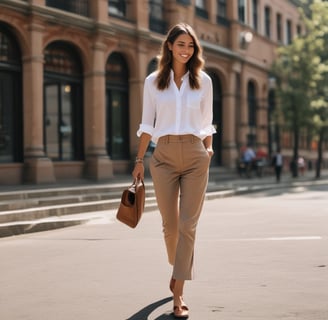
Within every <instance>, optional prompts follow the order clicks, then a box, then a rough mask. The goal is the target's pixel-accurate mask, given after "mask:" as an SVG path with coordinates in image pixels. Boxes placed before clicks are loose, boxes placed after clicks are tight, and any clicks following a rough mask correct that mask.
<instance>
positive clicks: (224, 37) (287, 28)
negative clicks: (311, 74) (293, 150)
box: [0, 0, 303, 184]
mask: <svg viewBox="0 0 328 320" xmlns="http://www.w3.org/2000/svg"><path fill="white" fill-rule="evenodd" d="M177 22H187V23H189V24H190V25H192V26H193V27H194V29H195V30H196V33H197V34H198V36H199V38H200V40H201V44H202V46H203V48H204V56H205V61H206V69H205V71H206V72H207V73H208V74H209V75H210V76H211V78H212V80H213V96H214V101H213V113H214V119H213V123H214V125H215V126H216V128H217V134H216V135H215V136H214V143H213V146H214V149H215V156H214V158H213V161H212V165H213V166H224V167H229V168H232V167H234V166H235V161H236V159H237V158H238V156H239V150H240V148H241V147H242V146H243V145H245V144H248V143H250V144H252V145H253V146H255V147H256V148H261V149H263V150H265V151H266V152H270V151H271V149H272V148H274V134H273V133H272V132H271V129H270V117H269V113H270V91H271V90H273V88H272V86H271V82H270V81H269V70H270V66H271V63H272V61H273V59H274V58H275V49H276V47H277V46H278V45H280V44H288V43H290V42H291V41H292V39H293V37H295V36H296V35H297V34H300V33H301V32H302V31H303V30H302V26H301V24H300V21H299V13H298V10H297V7H296V6H295V5H293V4H292V3H291V2H289V1H287V0H277V1H270V0H207V1H206V0H167V1H166V0H165V1H164V0H163V1H162V0H138V1H131V0H125V1H124V0H122V1H119V0H113V1H111V0H92V1H91V0H1V1H0V184H21V183H35V184H38V183H51V182H60V181H61V180H64V179H79V178H89V179H94V180H107V179H111V177H112V176H113V175H116V174H120V173H127V172H130V171H131V166H132V164H133V161H134V158H135V155H136V151H137V145H138V138H137V136H136V131H137V129H138V126H139V123H140V120H141V112H142V92H143V82H144V79H145V77H146V76H147V75H148V74H149V73H150V72H151V71H153V70H154V69H155V68H156V57H157V55H158V54H159V49H160V48H159V47H160V44H161V42H162V40H163V38H164V37H165V34H166V32H167V31H168V29H169V28H170V27H171V26H172V25H174V24H175V23H177Z"/></svg>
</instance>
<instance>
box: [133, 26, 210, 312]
mask: <svg viewBox="0 0 328 320" xmlns="http://www.w3.org/2000/svg"><path fill="white" fill-rule="evenodd" d="M203 66H204V60H203V58H202V48H201V46H200V44H199V40H198V38H197V36H196V34H195V32H194V30H193V29H192V28H191V27H190V26H189V25H187V24H185V23H180V24H177V25H175V26H174V27H173V28H171V30H170V31H169V32H168V34H167V37H166V39H165V40H164V42H163V43H162V47H161V55H160V57H159V64H158V69H157V71H155V72H154V73H152V74H150V75H149V76H148V77H147V78H146V80H145V83H144V95H143V113H142V121H141V124H140V128H139V130H138V132H137V135H138V136H139V137H140V141H139V148H138V153H137V157H136V163H135V167H134V170H133V172H132V175H133V177H134V178H137V177H139V178H141V179H143V178H144V166H143V157H144V154H145V152H146V150H147V147H148V144H149V142H150V140H152V141H153V142H154V143H155V144H156V148H155V150H154V153H153V155H152V158H151V161H150V173H151V176H152V180H153V184H154V189H155V194H156V199H157V203H158V207H159V211H160V213H161V216H162V223H163V233H164V239H165V244H166V249H167V255H168V261H169V263H170V264H171V265H172V266H173V272H172V278H171V281H170V289H171V291H172V293H173V312H174V316H175V317H176V318H188V316H189V314H188V311H189V310H188V307H187V305H186V304H185V302H184V300H183V288H184V283H185V280H192V278H193V261H194V246H195V236H196V227H197V223H198V220H199V216H200V214H201V210H202V206H203V202H204V196H205V192H206V188H207V183H208V169H209V164H210V160H211V157H212V155H213V149H212V134H213V133H215V129H214V127H213V125H212V118H213V111H212V108H213V89H212V81H211V78H210V77H209V76H208V75H207V74H206V73H205V72H204V71H202V68H203Z"/></svg>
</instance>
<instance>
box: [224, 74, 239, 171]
mask: <svg viewBox="0 0 328 320" xmlns="http://www.w3.org/2000/svg"><path fill="white" fill-rule="evenodd" d="M235 88H236V79H235V74H234V72H231V73H230V75H229V80H228V88H227V92H225V93H224V94H223V101H222V105H223V112H222V114H223V119H222V121H223V124H224V125H223V126H224V129H223V130H224V133H223V137H222V148H223V150H222V163H223V165H224V166H226V167H230V168H233V167H234V166H235V161H236V157H237V153H236V136H235V118H236V116H235V113H236V108H235V99H236V94H235V92H236V90H235Z"/></svg>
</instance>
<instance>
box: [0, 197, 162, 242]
mask: <svg viewBox="0 0 328 320" xmlns="http://www.w3.org/2000/svg"><path fill="white" fill-rule="evenodd" d="M156 209H157V203H156V201H153V200H151V199H147V200H146V205H145V211H144V214H146V213H147V212H150V211H153V210H156ZM116 212H117V209H108V210H100V211H93V212H85V213H77V214H67V215H66V214H65V215H63V216H52V217H46V218H41V219H35V220H29V221H15V222H9V223H0V238H1V237H10V236H15V235H21V234H26V233H33V232H42V231H48V230H55V229H59V228H66V227H73V226H77V225H81V224H87V223H89V224H107V223H113V222H114V221H115V220H116Z"/></svg>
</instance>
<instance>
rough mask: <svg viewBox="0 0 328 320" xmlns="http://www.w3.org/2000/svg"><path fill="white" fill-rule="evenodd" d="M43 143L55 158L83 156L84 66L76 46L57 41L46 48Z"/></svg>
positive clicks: (48, 155)
mask: <svg viewBox="0 0 328 320" xmlns="http://www.w3.org/2000/svg"><path fill="white" fill-rule="evenodd" d="M44 56H45V66H44V146H45V153H46V155H47V157H49V158H50V159H52V160H54V161H72V160H83V156H84V152H83V68H82V64H81V61H80V57H79V55H78V53H77V51H76V49H75V48H74V47H73V46H72V45H71V44H69V43H66V42H59V41H58V42H54V43H51V44H50V45H48V46H47V48H46V49H45V53H44Z"/></svg>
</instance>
